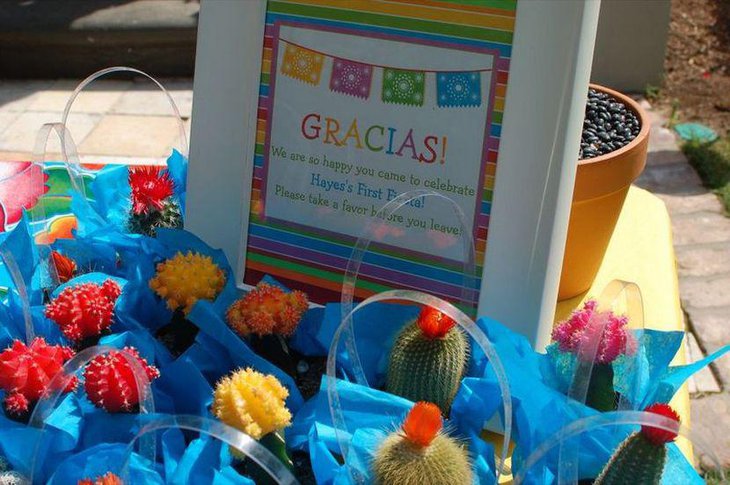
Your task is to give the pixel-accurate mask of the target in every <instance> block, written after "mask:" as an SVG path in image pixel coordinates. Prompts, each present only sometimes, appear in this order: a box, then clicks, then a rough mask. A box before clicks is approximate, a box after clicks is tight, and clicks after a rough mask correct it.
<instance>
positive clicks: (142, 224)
mask: <svg viewBox="0 0 730 485" xmlns="http://www.w3.org/2000/svg"><path fill="white" fill-rule="evenodd" d="M182 226H183V218H182V212H181V211H180V206H179V205H178V204H177V203H176V202H175V201H174V200H172V199H171V198H168V199H167V200H165V201H163V202H162V209H161V210H159V211H158V210H150V211H148V212H146V213H143V214H135V213H134V212H132V214H131V215H130V218H129V231H130V232H131V233H133V234H144V235H145V236H150V237H155V235H156V234H157V229H159V228H160V227H164V228H170V229H179V228H181V227H182Z"/></svg>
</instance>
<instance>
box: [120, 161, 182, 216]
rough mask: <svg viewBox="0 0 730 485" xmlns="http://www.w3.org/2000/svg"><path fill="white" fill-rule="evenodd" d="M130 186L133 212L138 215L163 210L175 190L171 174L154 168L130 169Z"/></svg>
mask: <svg viewBox="0 0 730 485" xmlns="http://www.w3.org/2000/svg"><path fill="white" fill-rule="evenodd" d="M129 186H130V188H131V189H132V212H133V213H134V214H137V215H140V214H147V213H148V212H150V211H160V210H162V209H163V207H164V202H165V200H166V199H167V198H168V197H170V196H172V194H173V193H174V188H175V185H174V183H173V181H172V179H171V178H170V174H169V173H167V172H166V171H165V172H160V171H159V170H158V169H157V168H154V167H139V168H132V169H130V171H129Z"/></svg>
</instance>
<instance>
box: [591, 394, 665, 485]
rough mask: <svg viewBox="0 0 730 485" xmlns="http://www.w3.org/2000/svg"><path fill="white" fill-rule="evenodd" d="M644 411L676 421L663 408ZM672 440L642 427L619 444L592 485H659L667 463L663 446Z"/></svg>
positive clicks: (652, 429)
mask: <svg viewBox="0 0 730 485" xmlns="http://www.w3.org/2000/svg"><path fill="white" fill-rule="evenodd" d="M646 411H648V412H651V413H655V414H659V415H661V416H666V417H668V418H671V419H673V420H675V421H679V416H678V415H677V413H676V412H675V411H674V410H673V409H672V408H670V407H669V406H668V405H666V404H653V405H651V406H649V407H648V408H646ZM676 437H677V435H676V434H675V433H672V432H671V431H665V430H663V429H659V428H653V427H651V426H642V427H641V431H639V432H637V433H634V434H632V435H631V436H629V437H628V438H626V440H624V442H623V443H621V446H619V448H618V449H617V450H616V452H615V453H614V454H613V456H612V457H611V459H610V460H609V461H608V463H606V466H605V467H604V468H603V470H602V471H601V474H600V475H599V476H598V478H597V479H596V481H595V482H593V483H594V485H620V484H626V483H641V484H642V485H659V484H660V483H661V481H662V472H663V471H664V464H665V462H666V459H667V447H666V444H667V443H669V442H671V441H674V439H675V438H676Z"/></svg>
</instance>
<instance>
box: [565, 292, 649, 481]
mask: <svg viewBox="0 0 730 485" xmlns="http://www.w3.org/2000/svg"><path fill="white" fill-rule="evenodd" d="M621 295H625V296H626V301H627V312H626V313H627V316H628V317H629V319H630V321H632V322H634V323H635V324H637V325H640V326H641V327H642V328H643V326H644V303H643V298H642V296H641V290H640V289H639V287H638V285H636V283H631V282H628V281H622V280H613V281H611V282H610V283H609V284H608V285H606V287H605V288H604V289H603V291H602V292H601V296H599V298H598V306H599V308H598V311H601V312H605V311H613V309H614V307H615V306H616V303H617V302H618V300H619V298H620V297H621ZM607 323H608V320H605V319H604V320H602V321H600V322H598V324H599V325H600V326H601V328H600V329H599V331H598V333H597V335H601V336H602V335H603V334H604V332H605V331H606V325H607ZM600 340H601V339H600V338H597V339H585V340H583V341H582V342H581V343H580V345H579V348H578V354H577V355H579V356H581V357H580V358H577V359H576V367H575V371H574V373H573V380H572V382H571V384H570V388H569V389H568V397H569V398H571V399H574V400H576V401H578V402H580V403H584V404H585V402H586V399H587V396H588V387H589V384H590V380H591V376H592V374H593V370H594V367H595V360H596V355H597V354H598V347H599V344H600ZM623 407H626V402H625V401H624V398H623V397H622V398H621V405H620V406H619V408H623ZM558 456H559V459H558V484H559V485H563V484H572V483H576V482H577V481H578V458H579V450H578V446H577V444H575V443H569V442H568V441H566V440H564V441H562V442H561V444H560V449H559V452H558Z"/></svg>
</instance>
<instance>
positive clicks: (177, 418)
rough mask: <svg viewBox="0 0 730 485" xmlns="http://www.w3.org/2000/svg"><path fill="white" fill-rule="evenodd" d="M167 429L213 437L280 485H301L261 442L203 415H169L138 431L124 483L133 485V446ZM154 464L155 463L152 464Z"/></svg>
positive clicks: (129, 452) (129, 451)
mask: <svg viewBox="0 0 730 485" xmlns="http://www.w3.org/2000/svg"><path fill="white" fill-rule="evenodd" d="M167 428H182V429H187V430H191V431H197V432H199V433H205V434H208V435H210V436H212V437H214V438H217V439H219V440H220V441H224V442H226V443H228V445H230V446H232V447H233V448H235V449H237V450H238V451H240V452H241V453H243V454H244V455H246V456H247V457H248V458H250V459H251V460H253V461H254V462H255V463H256V464H257V465H259V466H260V467H261V468H263V469H264V470H265V471H266V472H267V473H268V474H269V475H270V476H271V477H272V478H273V479H274V480H276V482H277V483H279V484H284V485H298V484H299V482H298V481H297V479H296V478H294V475H292V473H291V472H290V471H289V470H288V469H287V468H286V466H284V464H282V463H281V461H279V459H278V458H276V456H274V455H273V454H272V453H271V452H270V451H269V450H267V449H266V448H265V447H264V446H263V445H261V444H260V443H259V442H258V441H256V440H254V439H253V438H251V437H250V436H248V435H247V434H245V433H243V432H241V431H239V430H237V429H236V428H233V427H231V426H228V425H227V424H224V423H221V422H220V421H215V420H213V419H209V418H205V417H202V416H193V415H184V414H178V415H168V416H162V417H160V418H156V419H154V420H152V421H150V422H149V423H147V424H146V425H144V426H143V427H142V429H140V430H139V432H138V433H137V434H136V435H135V437H134V438H132V440H131V441H130V442H129V444H128V445H127V450H126V453H125V457H126V458H125V460H124V464H123V465H122V471H121V474H120V478H121V479H122V483H131V482H130V481H129V458H130V456H131V455H132V452H133V451H134V445H135V444H136V442H137V440H139V439H142V437H144V436H145V435H147V434H148V433H153V432H154V431H157V430H160V429H167ZM153 462H154V461H153Z"/></svg>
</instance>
